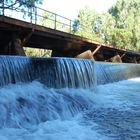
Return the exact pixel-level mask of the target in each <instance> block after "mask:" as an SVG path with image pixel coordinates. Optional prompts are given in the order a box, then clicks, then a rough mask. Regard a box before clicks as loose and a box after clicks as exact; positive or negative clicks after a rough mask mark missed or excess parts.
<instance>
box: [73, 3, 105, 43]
mask: <svg viewBox="0 0 140 140" xmlns="http://www.w3.org/2000/svg"><path fill="white" fill-rule="evenodd" d="M101 22H102V20H101V16H100V14H98V13H97V12H96V11H94V10H93V9H91V8H90V7H87V6H86V7H85V8H84V9H81V10H80V11H79V14H78V17H77V19H75V21H74V24H73V33H74V34H76V35H79V36H82V37H86V38H88V39H94V40H96V41H100V42H103V40H102V39H101V37H100V35H101V34H100V30H99V29H100V25H101Z"/></svg>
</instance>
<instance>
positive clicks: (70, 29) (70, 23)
mask: <svg viewBox="0 0 140 140" xmlns="http://www.w3.org/2000/svg"><path fill="white" fill-rule="evenodd" d="M71 22H72V21H71V20H70V33H71Z"/></svg>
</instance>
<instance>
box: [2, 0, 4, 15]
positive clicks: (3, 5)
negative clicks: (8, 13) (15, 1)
mask: <svg viewBox="0 0 140 140" xmlns="http://www.w3.org/2000/svg"><path fill="white" fill-rule="evenodd" d="M2 14H3V16H4V0H3V3H2Z"/></svg>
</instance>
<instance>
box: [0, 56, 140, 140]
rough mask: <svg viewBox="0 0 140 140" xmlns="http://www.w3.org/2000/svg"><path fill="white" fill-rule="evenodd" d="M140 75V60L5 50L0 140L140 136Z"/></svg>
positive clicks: (1, 68)
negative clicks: (43, 55) (46, 55)
mask: <svg viewBox="0 0 140 140" xmlns="http://www.w3.org/2000/svg"><path fill="white" fill-rule="evenodd" d="M139 76H140V66H139V65H138V64H113V63H99V62H92V61H89V60H83V59H68V58H32V57H18V56H16V57H15V56H14V57H12V56H0V79H1V81H0V110H1V111H0V140H19V139H20V140H30V139H35V140H40V139H42V140H46V139H47V140H56V139H57V140H65V139H67V140H120V139H123V140H125V139H126V140H128V139H129V140H132V139H135V140H139V139H140V135H139V133H140V127H139V124H140V119H139V115H140V112H139V108H140V102H139V99H140V94H139V93H140V88H139V84H140V78H138V77H139ZM135 77H137V78H135ZM129 78H135V79H130V80H127V79H129ZM120 80H126V81H120ZM118 81H120V82H118ZM112 82H114V83H112Z"/></svg>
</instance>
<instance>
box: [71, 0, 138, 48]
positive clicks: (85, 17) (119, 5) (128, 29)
mask: <svg viewBox="0 0 140 140" xmlns="http://www.w3.org/2000/svg"><path fill="white" fill-rule="evenodd" d="M139 25H140V1H139V0H118V1H117V2H116V4H115V5H113V6H112V7H111V8H110V9H109V10H108V11H107V12H105V13H102V14H99V13H97V12H96V11H94V10H93V9H91V8H89V7H85V8H84V9H81V10H80V11H79V15H78V17H77V18H76V19H75V22H74V24H73V32H74V33H75V34H77V35H80V36H84V37H87V38H90V39H94V40H97V41H99V40H100V41H102V40H103V41H104V43H107V44H110V45H113V46H117V47H119V48H122V49H123V48H124V49H132V50H140V28H139Z"/></svg>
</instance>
